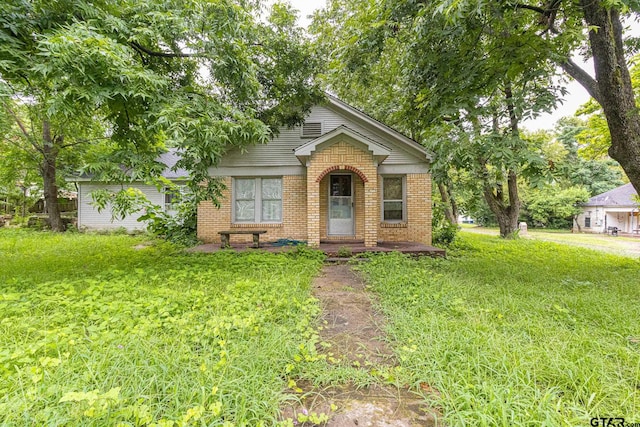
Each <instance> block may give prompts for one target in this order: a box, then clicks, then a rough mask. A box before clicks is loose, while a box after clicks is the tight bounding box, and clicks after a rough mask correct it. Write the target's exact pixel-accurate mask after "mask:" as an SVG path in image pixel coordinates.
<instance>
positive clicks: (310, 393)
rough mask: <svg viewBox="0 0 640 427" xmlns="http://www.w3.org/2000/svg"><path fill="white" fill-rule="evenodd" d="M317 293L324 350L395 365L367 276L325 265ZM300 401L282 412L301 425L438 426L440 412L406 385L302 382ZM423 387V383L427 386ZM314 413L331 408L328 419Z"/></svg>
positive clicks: (369, 365)
mask: <svg viewBox="0 0 640 427" xmlns="http://www.w3.org/2000/svg"><path fill="white" fill-rule="evenodd" d="M313 293H314V295H315V296H316V297H317V298H318V299H319V300H320V302H321V304H322V307H323V322H322V323H323V326H322V328H321V330H320V336H321V338H322V340H323V341H325V342H328V343H329V344H331V347H329V348H328V349H326V350H325V352H327V353H328V354H329V355H331V357H332V358H334V359H339V360H341V361H343V362H345V361H346V362H348V363H351V364H352V365H353V366H357V367H359V368H361V369H367V370H373V369H380V368H384V367H393V366H395V365H396V360H395V357H394V355H393V352H392V351H391V349H390V348H389V346H388V345H387V343H386V341H385V339H384V333H383V331H382V326H383V324H384V320H385V319H384V317H383V316H382V314H380V313H379V312H378V311H376V309H375V308H374V306H373V304H372V300H371V298H372V296H371V294H370V293H369V292H367V291H366V289H365V284H364V282H363V281H362V279H361V278H360V277H359V276H358V275H357V274H355V273H354V272H353V271H352V270H351V269H350V268H349V266H347V265H340V264H334V265H326V266H325V267H324V268H323V270H322V272H321V274H320V275H319V276H318V277H316V278H315V279H314V282H313ZM298 387H300V388H301V389H302V390H303V393H302V394H301V395H302V396H303V397H302V398H301V401H300V402H299V404H298V403H296V404H293V405H290V406H289V407H286V408H284V409H283V417H284V418H285V419H286V418H291V419H293V420H299V419H300V418H299V417H298V414H303V417H302V419H303V420H304V419H306V417H307V416H311V418H310V419H309V421H306V422H301V423H297V424H298V425H302V426H311V425H326V426H329V427H343V426H344V427H346V426H349V427H353V426H359V427H362V426H389V427H391V426H393V427H409V426H435V425H438V423H437V421H436V414H437V412H436V411H435V410H434V409H433V408H430V407H429V405H428V404H427V402H426V401H425V400H424V398H422V397H420V396H419V395H418V394H417V393H413V392H411V391H409V390H408V389H407V388H406V387H405V388H398V387H394V386H391V385H380V384H373V385H371V386H367V387H360V388H357V387H354V386H353V385H349V384H347V385H343V386H340V387H326V388H322V389H318V388H314V387H312V386H311V385H310V384H298ZM423 390H424V388H423ZM313 414H327V415H328V416H329V419H328V421H323V422H320V423H318V422H317V418H316V422H314V421H313Z"/></svg>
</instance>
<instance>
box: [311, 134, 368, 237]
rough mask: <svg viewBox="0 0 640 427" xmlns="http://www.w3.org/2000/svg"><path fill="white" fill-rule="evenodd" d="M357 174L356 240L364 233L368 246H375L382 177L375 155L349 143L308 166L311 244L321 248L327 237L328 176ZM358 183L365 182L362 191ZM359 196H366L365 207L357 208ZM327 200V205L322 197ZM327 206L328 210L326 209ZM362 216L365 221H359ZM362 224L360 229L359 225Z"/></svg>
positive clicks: (316, 157)
mask: <svg viewBox="0 0 640 427" xmlns="http://www.w3.org/2000/svg"><path fill="white" fill-rule="evenodd" d="M345 171H347V172H353V173H354V176H357V177H358V178H357V179H356V180H355V184H356V188H355V190H356V191H355V193H356V194H355V196H356V206H355V209H356V212H355V214H356V218H355V219H356V238H357V237H358V231H360V233H362V237H360V238H361V239H364V241H365V246H375V245H376V243H377V239H378V228H377V224H378V221H377V218H378V216H379V208H378V197H377V188H378V176H377V167H376V165H375V162H374V158H373V155H372V154H371V153H369V152H368V151H364V150H362V149H360V148H358V147H355V146H353V145H351V144H349V143H346V142H343V141H340V142H337V143H335V144H333V145H331V146H329V147H327V148H325V149H324V150H321V151H319V152H315V153H313V154H312V155H311V158H310V159H309V164H308V167H307V177H308V180H307V206H308V212H309V239H308V240H309V244H310V245H318V244H319V243H320V239H321V238H323V237H326V230H327V227H326V211H325V210H326V206H327V202H326V195H324V194H323V192H326V189H325V190H323V189H322V188H323V186H324V188H326V186H327V185H328V184H327V183H326V179H327V178H326V177H327V175H328V174H329V173H331V172H336V173H337V172H345ZM358 181H360V182H362V183H363V186H362V187H361V190H362V191H358ZM358 193H361V194H362V196H361V197H362V199H361V201H360V202H361V203H362V204H363V207H362V208H359V206H357V204H358V202H359V201H358ZM323 197H324V198H325V202H324V203H323V200H322V198H323ZM323 205H324V208H323ZM359 216H361V218H359ZM359 221H360V223H361V224H362V225H361V226H360V230H358V225H357V224H358V222H359Z"/></svg>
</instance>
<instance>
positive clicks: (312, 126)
mask: <svg viewBox="0 0 640 427" xmlns="http://www.w3.org/2000/svg"><path fill="white" fill-rule="evenodd" d="M320 135H322V123H320V122H305V123H304V124H303V125H302V137H303V138H316V137H318V136H320Z"/></svg>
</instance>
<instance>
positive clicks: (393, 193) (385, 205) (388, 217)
mask: <svg viewBox="0 0 640 427" xmlns="http://www.w3.org/2000/svg"><path fill="white" fill-rule="evenodd" d="M405 187H406V179H405V177H404V176H403V175H393V176H383V177H382V208H381V212H382V215H381V216H382V221H384V222H403V221H406V219H407V203H406V190H405Z"/></svg>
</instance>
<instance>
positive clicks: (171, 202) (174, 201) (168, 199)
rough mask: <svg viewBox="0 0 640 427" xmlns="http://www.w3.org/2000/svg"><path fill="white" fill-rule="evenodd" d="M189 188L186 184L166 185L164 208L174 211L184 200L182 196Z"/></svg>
mask: <svg viewBox="0 0 640 427" xmlns="http://www.w3.org/2000/svg"><path fill="white" fill-rule="evenodd" d="M187 192H188V188H187V187H186V186H184V185H179V186H178V187H174V188H172V187H165V188H164V210H165V211H174V210H176V209H177V207H178V203H180V202H181V201H182V198H183V197H184V195H185V194H187Z"/></svg>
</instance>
